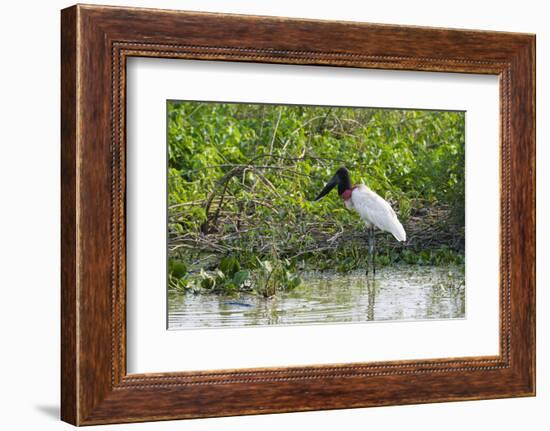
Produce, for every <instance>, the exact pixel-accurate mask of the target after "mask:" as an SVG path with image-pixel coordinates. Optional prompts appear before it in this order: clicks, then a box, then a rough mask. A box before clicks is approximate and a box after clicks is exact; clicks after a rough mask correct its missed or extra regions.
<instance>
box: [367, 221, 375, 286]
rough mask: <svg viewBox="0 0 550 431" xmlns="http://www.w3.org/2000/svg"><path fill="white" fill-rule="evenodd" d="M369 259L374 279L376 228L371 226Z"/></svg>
mask: <svg viewBox="0 0 550 431" xmlns="http://www.w3.org/2000/svg"><path fill="white" fill-rule="evenodd" d="M369 257H370V260H371V262H372V276H373V277H374V271H375V269H374V226H369ZM368 261H369V260H368V259H367V268H368V267H369V262H368Z"/></svg>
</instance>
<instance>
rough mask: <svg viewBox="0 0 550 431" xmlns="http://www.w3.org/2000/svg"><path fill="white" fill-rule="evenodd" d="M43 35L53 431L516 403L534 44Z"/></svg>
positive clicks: (132, 25) (293, 34)
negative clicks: (54, 138)
mask: <svg viewBox="0 0 550 431" xmlns="http://www.w3.org/2000/svg"><path fill="white" fill-rule="evenodd" d="M61 30H62V34H61V43H62V65H61V66H62V67H61V69H62V95H61V98H62V103H61V106H62V113H61V114H62V153H61V159H62V184H61V185H62V327H61V330H62V346H61V350H62V382H61V384H62V400H61V406H62V409H61V415H62V419H63V420H65V421H67V422H70V423H72V424H75V425H91V424H103V423H117V422H137V421H149V420H165V419H179V418H196V417H212V416H228V415H240V414H256V413H273V412H288V411H307V410H321V409H336V408H352V407H368V406H382V405H395V404H412V403H427V402H441V401H451V400H473V399H489V398H502V397H514V396H532V395H534V393H535V171H534V169H535V121H534V118H535V116H534V100H535V78H534V70H535V37H534V36H533V35H529V34H515V33H501V32H486V31H471V30H450V29H435V28H423V27H403V26H390V25H377V24H366V23H352V22H330V21H314V20H298V19H287V18H275V17H254V16H240V15H220V14H211V13H196V12H179V11H166V10H151V9H133V8H119V7H104V6H92V5H86V6H83V5H77V6H73V7H71V8H68V9H65V10H63V11H62V28H61Z"/></svg>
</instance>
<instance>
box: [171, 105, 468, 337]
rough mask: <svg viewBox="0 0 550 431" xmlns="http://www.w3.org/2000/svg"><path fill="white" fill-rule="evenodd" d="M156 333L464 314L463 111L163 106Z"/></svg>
mask: <svg viewBox="0 0 550 431" xmlns="http://www.w3.org/2000/svg"><path fill="white" fill-rule="evenodd" d="M166 125H167V132H166V133H167V135H166V139H167V191H166V192H167V262H166V267H167V282H168V295H167V298H168V300H167V302H168V304H167V310H168V312H167V326H168V329H171V330H178V329H205V328H227V327H249V326H270V325H310V324H336V323H365V322H373V321H411V320H433V319H464V318H465V317H466V303H465V301H466V283H465V112H464V111H448V110H435V109H434V110H420V109H419V110H415V109H396V108H383V107H347V106H309V105H282V104H265V103H233V102H226V101H185V100H169V101H167V103H166Z"/></svg>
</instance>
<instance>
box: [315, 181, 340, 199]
mask: <svg viewBox="0 0 550 431" xmlns="http://www.w3.org/2000/svg"><path fill="white" fill-rule="evenodd" d="M337 184H338V178H337V177H336V175H335V176H333V177H332V179H331V180H330V181H329V182H328V183H327V185H326V186H325V187H324V188H323V190H321V193H319V196H317V197H316V198H315V200H316V201H318V200H319V199H321V198H322V197H323V196H325V195H326V194H328V192H330V191H331V190H332V189H333V188H334V187H336V185H337Z"/></svg>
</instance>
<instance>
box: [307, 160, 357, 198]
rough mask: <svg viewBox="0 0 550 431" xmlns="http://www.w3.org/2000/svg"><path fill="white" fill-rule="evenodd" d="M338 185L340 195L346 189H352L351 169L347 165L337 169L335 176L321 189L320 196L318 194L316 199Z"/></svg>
mask: <svg viewBox="0 0 550 431" xmlns="http://www.w3.org/2000/svg"><path fill="white" fill-rule="evenodd" d="M336 186H338V194H339V195H341V194H342V193H344V192H345V191H346V190H349V189H351V179H350V176H349V171H348V170H347V169H346V168H345V167H341V168H340V169H338V170H337V171H336V173H335V174H334V176H333V177H332V178H331V179H330V181H329V182H328V183H327V185H326V186H325V187H324V188H323V190H321V193H319V196H317V197H316V198H315V200H316V201H318V200H319V199H321V198H322V197H323V196H325V195H326V194H328V192H330V191H331V190H332V189H333V188H334V187H336Z"/></svg>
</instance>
